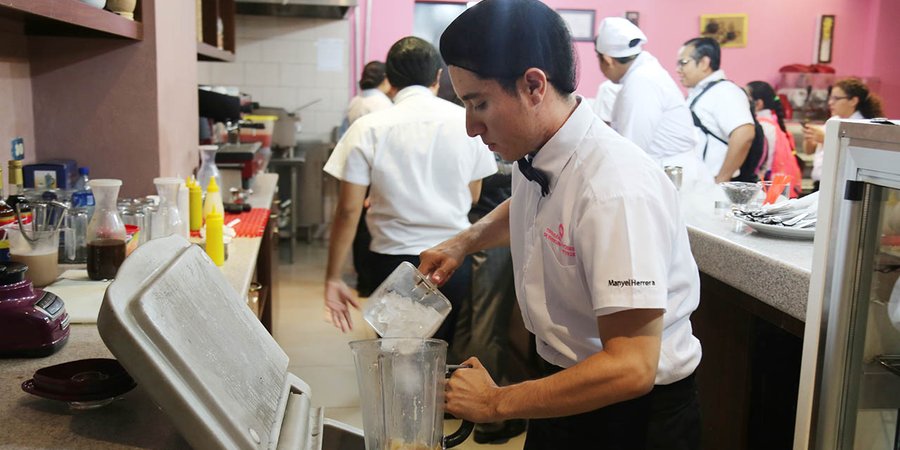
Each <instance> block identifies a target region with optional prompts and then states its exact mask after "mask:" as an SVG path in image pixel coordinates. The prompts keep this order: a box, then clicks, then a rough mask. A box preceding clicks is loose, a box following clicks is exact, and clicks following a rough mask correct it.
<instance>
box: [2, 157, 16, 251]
mask: <svg viewBox="0 0 900 450" xmlns="http://www.w3.org/2000/svg"><path fill="white" fill-rule="evenodd" d="M2 177H3V170H2V169H0V227H2V226H3V225H9V224H11V223H13V222H15V221H16V212H15V211H13V209H12V208H11V207H10V206H9V205H8V204H6V201H5V200H3V182H2ZM6 261H9V239H7V238H6V230H4V229H0V262H6Z"/></svg>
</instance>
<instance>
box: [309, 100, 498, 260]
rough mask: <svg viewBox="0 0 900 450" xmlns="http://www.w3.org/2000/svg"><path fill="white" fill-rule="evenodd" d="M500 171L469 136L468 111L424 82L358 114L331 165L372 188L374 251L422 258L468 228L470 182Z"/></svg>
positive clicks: (327, 168) (345, 176)
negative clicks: (374, 109) (437, 94)
mask: <svg viewBox="0 0 900 450" xmlns="http://www.w3.org/2000/svg"><path fill="white" fill-rule="evenodd" d="M496 171H497V164H496V163H495V162H494V156H493V154H492V153H491V152H490V150H488V149H487V147H485V145H484V144H482V143H481V141H480V140H478V139H475V138H471V137H469V136H468V135H467V134H466V121H465V110H464V109H463V108H461V107H459V106H457V105H454V104H453V103H450V102H448V101H446V100H442V99H440V98H438V97H435V95H434V94H433V93H432V92H431V91H430V90H429V89H428V88H425V87H423V86H410V87H407V88H404V89H403V90H401V91H400V92H399V93H397V96H396V97H394V106H393V107H391V108H388V109H386V110H383V111H378V112H374V113H371V114H368V115H366V116H363V117H361V118H359V120H357V121H356V122H355V123H354V124H353V125H352V126H350V129H348V130H347V133H346V134H345V135H344V137H343V138H342V139H341V140H340V142H338V144H337V146H336V147H335V149H334V152H333V153H332V155H331V157H330V158H329V159H328V162H327V163H326V164H325V172H327V173H329V174H330V175H332V176H334V177H335V178H338V179H340V180H342V181H346V182H349V183H353V184H358V185H363V186H369V199H370V200H371V206H370V207H369V209H368V212H367V213H366V224H367V225H368V226H369V231H370V232H371V234H372V243H371V245H370V246H369V249H370V250H372V251H373V252H376V253H382V254H388V255H418V254H419V253H421V252H422V251H423V250H425V249H427V248H430V247H432V246H434V245H436V244H438V243H440V242H442V241H444V240H446V239H449V238H450V237H452V236H454V235H455V234H456V233H458V232H460V231H462V230H464V229H466V228H467V227H468V226H469V221H468V218H467V214H468V212H469V209H470V208H471V206H472V194H471V191H470V190H469V183H471V182H472V181H476V180H480V179H482V178H484V177H487V176H488V175H491V174H493V173H494V172H496Z"/></svg>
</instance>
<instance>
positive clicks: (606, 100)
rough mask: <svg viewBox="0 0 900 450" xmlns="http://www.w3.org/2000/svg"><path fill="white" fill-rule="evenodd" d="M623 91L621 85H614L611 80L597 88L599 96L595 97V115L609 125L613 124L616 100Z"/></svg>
mask: <svg viewBox="0 0 900 450" xmlns="http://www.w3.org/2000/svg"><path fill="white" fill-rule="evenodd" d="M621 90H622V85H621V84H616V83H613V82H612V81H610V80H606V81H604V82H602V83H600V86H598V87H597V96H596V97H594V105H593V109H594V114H596V115H597V117H599V118H600V120H602V121H604V122H606V124H607V125H609V123H610V122H612V110H613V106H615V105H616V98H617V97H618V95H619V91H621Z"/></svg>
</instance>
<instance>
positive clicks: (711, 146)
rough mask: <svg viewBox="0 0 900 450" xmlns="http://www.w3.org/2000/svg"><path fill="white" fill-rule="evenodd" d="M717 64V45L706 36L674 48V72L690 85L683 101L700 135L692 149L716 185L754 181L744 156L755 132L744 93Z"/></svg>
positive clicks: (748, 151) (748, 149) (719, 58)
mask: <svg viewBox="0 0 900 450" xmlns="http://www.w3.org/2000/svg"><path fill="white" fill-rule="evenodd" d="M720 63H721V50H720V49H719V43H718V42H716V40H715V39H712V38H708V37H700V38H694V39H691V40H689V41H687V42H685V43H684V46H683V47H681V50H680V51H679V55H678V63H677V65H678V69H677V72H678V75H679V76H680V77H681V84H682V85H684V87H686V88H688V89H690V92H689V93H688V97H687V103H688V105H689V106H690V109H691V111H692V112H693V113H694V116H695V117H694V125H695V127H696V128H697V131H698V135H699V136H700V139H699V142H698V144H697V152H698V153H699V155H700V157H701V158H702V159H703V161H704V162H705V163H706V167H707V169H709V171H710V172H712V173H713V174H715V180H716V183H721V182H724V181H731V180H732V179H734V180H736V181H756V180H757V177H756V173H755V170H754V169H755V168H754V167H750V166H753V165H754V164H752V161H748V158H747V157H748V155H749V154H750V146H751V144H752V143H753V139H754V137H755V135H756V127H755V125H754V121H753V116H752V114H751V112H750V108H749V106H748V100H747V93H746V92H744V90H743V89H741V88H740V87H739V86H738V85H736V84H734V83H730V82H728V81H727V79H726V78H725V72H724V71H723V70H722V69H720V68H719V65H720Z"/></svg>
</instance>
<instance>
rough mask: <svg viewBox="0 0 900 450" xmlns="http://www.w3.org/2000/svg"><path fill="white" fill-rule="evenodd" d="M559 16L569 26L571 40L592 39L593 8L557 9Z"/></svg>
mask: <svg viewBox="0 0 900 450" xmlns="http://www.w3.org/2000/svg"><path fill="white" fill-rule="evenodd" d="M556 12H557V13H559V15H560V17H562V18H563V20H564V21H565V22H566V25H568V26H569V32H571V33H572V40H575V41H593V40H594V10H593V9H557V10H556Z"/></svg>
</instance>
